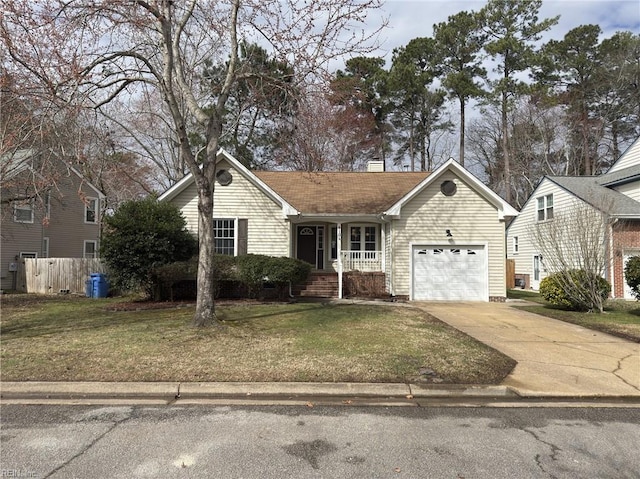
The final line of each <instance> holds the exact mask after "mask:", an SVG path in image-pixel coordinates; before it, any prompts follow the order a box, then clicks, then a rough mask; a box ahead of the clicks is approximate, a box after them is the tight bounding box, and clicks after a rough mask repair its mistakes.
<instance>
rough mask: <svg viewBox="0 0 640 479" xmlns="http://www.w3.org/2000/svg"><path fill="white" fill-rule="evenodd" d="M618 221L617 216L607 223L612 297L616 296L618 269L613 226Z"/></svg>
mask: <svg viewBox="0 0 640 479" xmlns="http://www.w3.org/2000/svg"><path fill="white" fill-rule="evenodd" d="M617 222H618V219H617V218H614V219H613V220H611V221H607V224H608V225H609V241H608V250H609V251H608V252H607V253H608V256H609V278H610V281H611V292H612V293H613V294H612V295H611V297H612V298H615V297H616V283H615V281H616V274H615V273H616V270H615V261H616V255H615V248H614V247H613V226H614V225H615V224H616V223H617ZM622 297H623V298H624V285H623V287H622Z"/></svg>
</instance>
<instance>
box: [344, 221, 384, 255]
mask: <svg viewBox="0 0 640 479" xmlns="http://www.w3.org/2000/svg"><path fill="white" fill-rule="evenodd" d="M377 246H378V227H377V226H351V227H350V228H349V249H350V250H351V251H364V252H365V253H364V256H363V258H367V259H373V258H374V257H375V251H376V250H377ZM368 251H371V253H367V252H368Z"/></svg>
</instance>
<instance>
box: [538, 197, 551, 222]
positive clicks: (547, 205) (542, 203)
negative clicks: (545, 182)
mask: <svg viewBox="0 0 640 479" xmlns="http://www.w3.org/2000/svg"><path fill="white" fill-rule="evenodd" d="M537 201H538V221H546V220H550V219H553V193H552V194H550V195H545V196H541V197H539V198H537Z"/></svg>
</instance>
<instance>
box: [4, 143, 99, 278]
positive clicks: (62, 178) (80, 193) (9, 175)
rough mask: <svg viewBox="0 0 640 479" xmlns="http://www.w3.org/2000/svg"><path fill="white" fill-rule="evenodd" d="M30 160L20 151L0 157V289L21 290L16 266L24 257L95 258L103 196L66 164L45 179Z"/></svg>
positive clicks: (30, 157)
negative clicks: (0, 204) (0, 160)
mask: <svg viewBox="0 0 640 479" xmlns="http://www.w3.org/2000/svg"><path fill="white" fill-rule="evenodd" d="M35 161H37V157H35V156H31V155H30V154H24V153H21V152H18V154H15V155H13V157H11V158H9V157H5V158H3V159H2V162H3V164H2V166H3V168H2V171H3V176H2V180H1V182H0V186H1V187H2V194H1V201H2V212H1V215H2V216H1V227H0V239H1V241H2V245H1V248H0V279H1V285H0V288H1V289H2V290H12V289H16V288H17V289H21V288H22V286H23V285H18V284H16V274H15V269H16V267H17V266H19V264H20V262H21V260H23V259H24V258H96V257H98V252H99V249H100V222H101V210H102V204H103V202H104V198H105V196H104V194H103V193H102V192H101V191H100V190H98V189H97V188H96V187H95V186H93V185H92V184H91V183H89V182H88V181H86V179H84V178H83V176H82V175H81V174H80V173H79V172H78V171H77V170H76V169H74V168H73V167H71V166H69V165H66V164H63V163H62V162H60V164H59V165H57V166H56V171H55V174H51V176H50V177H49V176H47V177H44V176H42V175H41V174H40V173H38V170H37V168H34V167H33V166H34V164H33V162H35ZM9 162H11V163H13V164H11V165H9V164H8V163H9Z"/></svg>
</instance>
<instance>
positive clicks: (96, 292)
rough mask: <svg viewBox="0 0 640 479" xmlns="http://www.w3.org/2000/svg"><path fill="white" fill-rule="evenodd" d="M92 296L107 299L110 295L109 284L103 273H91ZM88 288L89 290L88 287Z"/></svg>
mask: <svg viewBox="0 0 640 479" xmlns="http://www.w3.org/2000/svg"><path fill="white" fill-rule="evenodd" d="M90 282H91V295H87V296H89V297H90V298H106V297H107V295H108V294H109V282H108V281H107V277H106V276H105V275H104V274H103V273H91V280H90ZM87 288H89V287H88V286H87Z"/></svg>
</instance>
